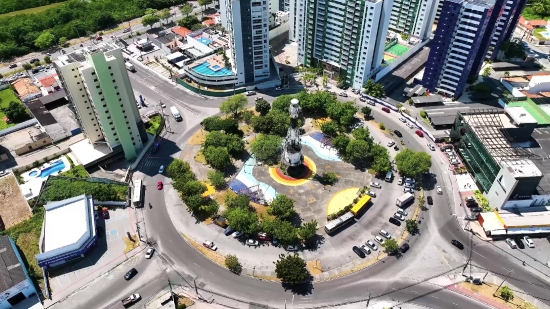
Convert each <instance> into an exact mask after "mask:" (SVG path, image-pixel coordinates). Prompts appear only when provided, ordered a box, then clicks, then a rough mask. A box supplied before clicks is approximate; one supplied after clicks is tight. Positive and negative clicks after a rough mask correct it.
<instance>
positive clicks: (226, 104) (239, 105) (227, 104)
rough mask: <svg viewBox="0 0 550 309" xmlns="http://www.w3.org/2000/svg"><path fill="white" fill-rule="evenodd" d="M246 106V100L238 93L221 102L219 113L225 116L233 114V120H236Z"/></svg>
mask: <svg viewBox="0 0 550 309" xmlns="http://www.w3.org/2000/svg"><path fill="white" fill-rule="evenodd" d="M247 104H248V99H247V98H246V97H245V96H244V94H242V93H239V94H236V95H234V96H231V97H229V98H228V99H227V100H225V101H223V102H222V104H221V105H220V111H221V112H222V113H225V114H233V118H235V119H236V118H237V115H238V114H239V112H240V111H242V110H244V109H245V108H246V105H247Z"/></svg>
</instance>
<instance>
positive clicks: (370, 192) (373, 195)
mask: <svg viewBox="0 0 550 309" xmlns="http://www.w3.org/2000/svg"><path fill="white" fill-rule="evenodd" d="M365 193H366V194H367V195H368V196H370V197H376V192H372V191H370V190H369V191H367V192H365Z"/></svg>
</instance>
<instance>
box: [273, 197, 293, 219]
mask: <svg viewBox="0 0 550 309" xmlns="http://www.w3.org/2000/svg"><path fill="white" fill-rule="evenodd" d="M267 213H268V214H270V215H272V216H275V217H276V218H279V219H281V220H289V219H290V218H292V216H294V215H295V214H296V210H295V209H294V200H292V199H291V198H289V197H288V196H286V195H284V194H277V196H276V197H275V198H274V199H273V201H272V202H271V204H269V208H268V209H267Z"/></svg>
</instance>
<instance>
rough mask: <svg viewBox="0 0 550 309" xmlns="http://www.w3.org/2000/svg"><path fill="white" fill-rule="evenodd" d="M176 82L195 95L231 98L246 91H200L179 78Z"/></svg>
mask: <svg viewBox="0 0 550 309" xmlns="http://www.w3.org/2000/svg"><path fill="white" fill-rule="evenodd" d="M176 81H177V83H178V84H180V85H182V86H183V87H184V88H185V89H188V90H191V91H193V92H194V93H198V94H201V95H205V96H210V97H229V96H232V95H233V94H234V93H235V94H237V93H243V92H245V91H246V88H245V87H240V88H235V91H233V89H230V90H227V91H210V90H204V89H198V88H197V87H195V86H192V85H190V84H188V83H186V82H184V81H183V80H181V79H179V78H177V79H176Z"/></svg>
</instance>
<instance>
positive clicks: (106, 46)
mask: <svg viewBox="0 0 550 309" xmlns="http://www.w3.org/2000/svg"><path fill="white" fill-rule="evenodd" d="M118 48H120V47H119V46H118V45H116V44H114V43H109V42H101V43H99V44H97V45H92V46H87V47H83V48H81V49H77V50H75V51H74V52H72V53H70V54H66V55H61V56H59V57H58V58H57V59H56V60H55V63H57V64H58V65H59V66H65V65H67V64H69V63H74V62H86V54H88V53H98V52H101V53H105V52H108V51H110V50H114V49H118Z"/></svg>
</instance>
